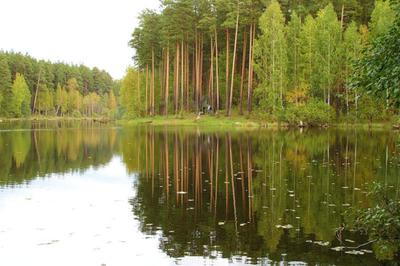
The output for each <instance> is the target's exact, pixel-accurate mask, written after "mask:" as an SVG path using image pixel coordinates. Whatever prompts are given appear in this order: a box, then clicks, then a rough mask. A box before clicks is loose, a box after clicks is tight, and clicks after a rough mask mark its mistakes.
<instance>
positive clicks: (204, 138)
mask: <svg viewBox="0 0 400 266" xmlns="http://www.w3.org/2000/svg"><path fill="white" fill-rule="evenodd" d="M371 134H372V133H368V132H364V133H356V132H339V131H338V132H335V131H330V132H328V131H327V132H307V133H306V134H301V133H299V132H272V131H262V132H251V133H249V132H247V133H229V132H227V133H202V132H200V131H193V132H188V131H187V130H171V129H166V130H159V129H155V128H151V127H150V128H147V129H143V128H142V129H138V130H132V131H126V132H124V134H123V142H125V139H131V140H133V139H136V140H137V141H136V142H135V144H132V146H129V147H128V146H127V147H126V149H124V150H123V155H124V158H125V159H126V158H128V159H129V158H134V157H135V158H136V160H135V161H132V160H125V163H126V164H127V167H128V169H130V170H131V171H134V172H138V173H139V179H138V180H137V189H138V194H137V196H136V197H135V199H133V200H132V205H133V209H134V213H135V215H136V216H137V217H138V218H139V219H140V221H141V226H142V231H143V232H144V233H146V234H156V233H157V232H159V231H160V230H161V232H162V234H161V236H160V248H161V249H163V250H164V251H165V252H166V253H167V254H168V255H169V256H172V257H177V258H179V257H184V256H205V257H225V258H232V257H235V256H245V257H247V258H249V259H248V260H249V261H250V262H253V263H259V262H260V261H262V260H263V259H262V258H268V259H271V260H273V261H281V260H283V261H284V260H288V261H293V260H294V261H296V260H301V261H305V262H307V263H339V264H351V263H354V264H359V263H360V260H361V261H363V262H364V263H366V264H367V265H370V264H376V261H374V260H373V257H372V255H370V256H368V255H367V256H364V257H355V256H351V255H344V254H338V253H337V252H336V251H333V250H331V249H330V247H333V246H338V245H339V244H340V243H339V241H338V240H337V239H336V238H335V229H336V228H338V227H339V226H340V225H341V224H342V223H343V222H344V221H343V217H342V216H341V214H342V213H343V212H344V211H345V210H346V209H347V208H349V207H350V206H362V207H366V206H368V205H369V204H371V203H370V202H369V199H368V198H367V195H366V193H367V189H368V186H369V184H370V183H371V182H372V181H374V180H376V179H381V180H382V181H384V182H386V183H387V185H389V186H393V187H395V189H396V191H397V194H398V191H399V183H398V182H399V180H398V175H397V173H398V166H397V164H395V161H394V158H396V157H397V155H396V152H397V151H396V145H395V142H394V141H395V139H394V137H395V136H393V135H390V134H389V133H378V132H376V133H373V135H371ZM139 136H145V137H139ZM371 137H373V140H374V141H371ZM137 154H140V155H141V156H140V157H138V156H137ZM389 154H392V158H391V159H388V157H389ZM135 155H136V156H135ZM345 238H346V240H345V243H344V244H345V245H347V246H354V245H355V244H354V243H363V242H361V241H363V240H365V239H363V238H362V237H360V236H357V235H354V234H352V233H351V232H346V233H345ZM353 241H355V242H353Z"/></svg>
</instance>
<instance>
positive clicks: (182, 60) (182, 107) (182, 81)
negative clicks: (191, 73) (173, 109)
mask: <svg viewBox="0 0 400 266" xmlns="http://www.w3.org/2000/svg"><path fill="white" fill-rule="evenodd" d="M184 62H185V60H184V46H183V39H182V40H181V111H183V109H184V106H183V101H184V99H185V98H184V95H183V87H184V81H185V80H184V75H183V74H184V67H185V64H184Z"/></svg>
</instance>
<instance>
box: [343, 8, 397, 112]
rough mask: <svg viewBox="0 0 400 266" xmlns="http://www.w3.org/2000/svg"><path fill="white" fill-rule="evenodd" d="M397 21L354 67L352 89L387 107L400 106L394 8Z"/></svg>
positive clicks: (377, 39)
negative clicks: (385, 102)
mask: <svg viewBox="0 0 400 266" xmlns="http://www.w3.org/2000/svg"><path fill="white" fill-rule="evenodd" d="M394 10H395V12H396V18H395V21H394V22H393V25H392V26H391V27H390V29H389V30H388V32H387V33H386V34H383V35H380V36H378V37H377V38H376V39H375V40H374V41H373V42H372V44H371V46H369V47H368V49H366V51H365V52H364V57H363V58H361V59H360V60H359V61H358V62H357V63H356V65H355V71H354V74H353V76H352V80H351V86H352V88H354V89H358V88H360V89H364V90H366V91H368V92H369V93H371V94H373V95H376V96H378V97H380V98H382V99H386V100H388V104H391V105H393V106H397V107H398V106H400V87H399V84H400V67H399V66H400V64H399V58H400V4H396V5H395V6H394Z"/></svg>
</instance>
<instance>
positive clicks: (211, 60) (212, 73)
mask: <svg viewBox="0 0 400 266" xmlns="http://www.w3.org/2000/svg"><path fill="white" fill-rule="evenodd" d="M210 39H211V40H210V50H211V58H210V87H211V98H210V100H211V106H212V110H213V111H214V110H215V102H214V42H213V37H212V36H211V38H210Z"/></svg>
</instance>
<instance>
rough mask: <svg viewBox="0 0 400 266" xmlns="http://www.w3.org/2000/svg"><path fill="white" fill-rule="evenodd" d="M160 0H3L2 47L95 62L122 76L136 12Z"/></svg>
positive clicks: (48, 57)
mask: <svg viewBox="0 0 400 266" xmlns="http://www.w3.org/2000/svg"><path fill="white" fill-rule="evenodd" d="M158 7H159V0H1V1H0V8H1V12H0V50H14V51H16V52H22V53H28V54H30V55H31V56H33V57H35V58H38V59H46V60H50V61H63V62H67V63H74V64H81V63H83V64H85V65H87V66H89V67H94V66H97V67H99V68H100V69H104V70H106V71H108V72H109V73H110V74H111V75H112V76H113V77H114V78H121V77H122V76H123V74H124V72H125V69H126V67H127V66H128V65H130V64H132V63H133V61H132V59H131V58H132V56H133V50H132V49H131V48H129V47H128V41H129V39H130V37H131V33H132V31H133V29H134V28H135V26H136V25H137V16H138V14H139V13H140V11H141V10H143V9H145V8H153V9H157V8H158Z"/></svg>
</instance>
